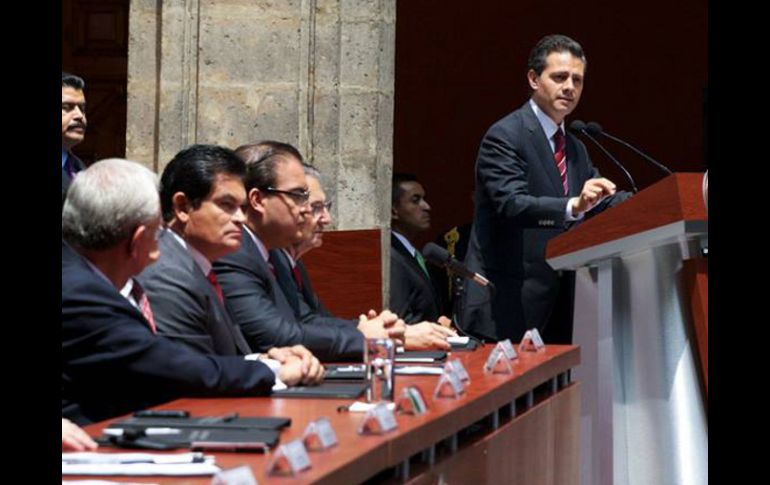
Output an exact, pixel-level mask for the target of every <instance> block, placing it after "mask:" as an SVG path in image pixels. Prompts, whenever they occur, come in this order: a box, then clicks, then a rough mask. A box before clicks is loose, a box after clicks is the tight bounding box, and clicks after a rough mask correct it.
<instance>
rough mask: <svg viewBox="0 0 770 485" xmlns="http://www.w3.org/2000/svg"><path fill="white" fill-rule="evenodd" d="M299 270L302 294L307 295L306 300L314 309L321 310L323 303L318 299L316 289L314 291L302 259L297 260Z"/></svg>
mask: <svg viewBox="0 0 770 485" xmlns="http://www.w3.org/2000/svg"><path fill="white" fill-rule="evenodd" d="M297 270H298V271H299V276H300V278H301V279H302V296H304V297H305V301H306V302H307V304H308V305H310V308H312V309H313V311H315V312H317V311H319V310H320V306H321V304H320V302H319V301H318V296H317V295H316V294H315V291H313V286H312V285H311V284H310V277H309V276H308V275H307V270H306V269H305V265H304V264H302V261H297Z"/></svg>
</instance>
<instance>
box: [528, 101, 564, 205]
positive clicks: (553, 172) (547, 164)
mask: <svg viewBox="0 0 770 485" xmlns="http://www.w3.org/2000/svg"><path fill="white" fill-rule="evenodd" d="M523 110H524V126H525V127H526V128H527V130H528V131H529V134H530V140H532V146H533V147H534V149H535V152H536V154H537V158H538V160H539V161H540V167H539V169H540V170H543V171H544V173H545V174H546V175H547V177H548V180H549V181H550V182H551V186H552V188H553V190H554V195H558V196H564V187H563V186H562V184H561V175H559V169H558V168H557V167H556V162H555V161H554V158H553V150H551V142H550V141H549V140H548V138H547V137H546V136H545V132H544V131H543V127H542V126H540V122H539V121H538V119H537V116H535V113H534V112H533V111H532V107H531V106H529V102H527V103H526V104H525V105H524V107H523ZM569 155H570V154H569V152H567V163H569ZM567 167H568V168H567V177H569V165H568V166H567ZM533 168H535V167H532V166H530V170H532V169H533Z"/></svg>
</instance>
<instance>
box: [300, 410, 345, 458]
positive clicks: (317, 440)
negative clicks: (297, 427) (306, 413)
mask: <svg viewBox="0 0 770 485" xmlns="http://www.w3.org/2000/svg"><path fill="white" fill-rule="evenodd" d="M302 442H303V443H304V444H305V448H306V449H308V450H310V451H320V450H327V449H329V448H331V447H332V446H335V445H336V444H337V433H335V432H334V429H333V428H332V423H331V422H330V421H329V418H318V419H316V420H315V421H311V422H310V423H309V424H308V425H307V427H306V428H305V433H304V435H303V436H302Z"/></svg>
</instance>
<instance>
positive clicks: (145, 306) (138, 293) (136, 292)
mask: <svg viewBox="0 0 770 485" xmlns="http://www.w3.org/2000/svg"><path fill="white" fill-rule="evenodd" d="M131 296H133V297H134V301H136V304H137V305H138V306H139V311H140V312H142V316H143V317H144V319H145V320H147V323H148V324H149V325H150V330H151V331H152V333H153V334H157V333H158V330H157V329H156V327H155V319H153V318H152V308H150V300H149V299H147V294H146V293H145V292H144V290H143V289H142V287H141V286H140V285H139V283H138V282H137V281H136V280H134V286H133V287H132V288H131Z"/></svg>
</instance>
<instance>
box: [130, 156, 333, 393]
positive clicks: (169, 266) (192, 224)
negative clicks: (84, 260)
mask: <svg viewBox="0 0 770 485" xmlns="http://www.w3.org/2000/svg"><path fill="white" fill-rule="evenodd" d="M245 170H246V166H245V165H244V163H243V161H242V160H240V159H239V158H238V157H237V156H236V155H235V153H234V152H233V151H232V150H229V149H227V148H224V147H219V146H214V145H192V146H190V147H187V148H185V149H184V150H181V151H180V152H179V153H177V154H176V155H175V156H174V158H173V159H172V160H171V162H169V164H168V165H166V168H165V169H164V171H163V175H162V177H161V193H160V200H161V208H162V211H163V219H164V222H165V223H166V225H167V228H166V230H164V231H163V233H162V234H161V236H160V248H161V250H162V252H161V257H160V260H159V261H158V262H157V263H156V264H154V265H152V266H150V267H148V268H147V269H146V270H145V271H143V272H142V274H141V275H139V277H138V280H139V282H140V283H141V284H142V286H143V287H144V288H145V291H146V292H147V296H148V298H149V301H150V303H151V304H152V305H153V309H154V311H153V313H154V317H155V323H156V325H157V327H158V331H159V333H160V334H162V335H164V336H166V337H168V338H170V339H173V340H176V341H178V342H180V343H182V344H184V345H187V346H189V347H190V348H191V349H193V350H196V351H198V352H201V353H206V354H219V355H247V354H250V353H251V348H250V346H249V345H248V344H247V343H246V340H245V339H244V337H243V334H242V333H241V331H240V327H238V326H237V325H235V324H234V323H233V322H232V320H231V319H230V316H229V315H228V313H227V310H226V309H225V307H224V298H223V296H222V290H221V288H220V286H219V282H218V281H217V279H216V275H215V274H214V272H213V271H212V268H211V265H212V263H213V262H214V261H216V260H217V259H218V258H220V257H222V256H224V255H226V254H229V253H232V252H233V251H235V250H237V249H238V248H239V247H240V244H241V230H242V224H243V221H244V215H243V211H242V209H241V207H242V206H243V204H244V203H245V198H246V192H245V190H244V187H243V175H244V173H245ZM270 349H271V347H267V348H265V349H262V350H263V351H267V350H270ZM279 352H287V353H288V354H294V355H296V356H297V357H300V358H303V359H305V360H306V361H307V362H308V363H309V364H310V365H311V369H312V370H314V371H316V372H313V376H312V377H311V378H310V379H309V380H310V381H313V380H315V378H317V377H320V375H321V374H317V372H322V371H321V370H319V369H320V365H319V363H318V360H317V359H316V358H315V357H313V356H312V354H311V353H310V352H309V351H307V349H304V348H303V347H301V346H296V347H291V348H287V349H281V350H280V351H279Z"/></svg>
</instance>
